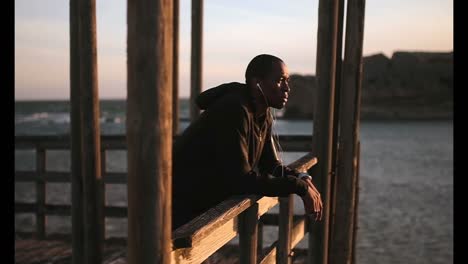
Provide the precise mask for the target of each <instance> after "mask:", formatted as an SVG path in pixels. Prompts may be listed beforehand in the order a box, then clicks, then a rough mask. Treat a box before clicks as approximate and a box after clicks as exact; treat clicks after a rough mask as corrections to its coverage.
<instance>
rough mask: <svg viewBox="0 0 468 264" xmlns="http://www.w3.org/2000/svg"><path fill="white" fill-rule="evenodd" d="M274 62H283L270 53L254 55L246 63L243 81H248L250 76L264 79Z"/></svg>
mask: <svg viewBox="0 0 468 264" xmlns="http://www.w3.org/2000/svg"><path fill="white" fill-rule="evenodd" d="M275 62H282V63H284V62H283V60H281V59H280V58H278V57H276V56H273V55H270V54H260V55H257V56H255V58H253V59H252V60H251V61H250V62H249V65H247V69H246V70H245V82H246V83H248V82H249V81H250V80H251V79H252V78H255V77H257V78H260V79H264V78H265V77H266V76H267V75H268V74H270V73H271V71H272V70H273V64H274V63H275Z"/></svg>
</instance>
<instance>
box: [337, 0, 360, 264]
mask: <svg viewBox="0 0 468 264" xmlns="http://www.w3.org/2000/svg"><path fill="white" fill-rule="evenodd" d="M347 12H348V14H347V23H346V30H347V32H346V43H345V58H344V67H343V98H342V101H341V105H340V111H341V114H340V115H341V122H340V151H339V156H340V158H339V159H340V164H339V165H340V166H339V168H338V171H339V178H338V182H337V186H336V187H337V190H336V191H337V193H338V195H337V197H336V225H335V227H334V228H335V229H336V232H333V236H332V240H331V248H330V250H331V252H333V254H332V255H331V257H330V263H332V264H341V263H343V264H344V263H351V261H352V249H353V232H354V219H355V216H354V215H355V206H356V184H355V181H356V177H357V164H358V158H359V157H358V146H357V144H358V140H359V116H360V115H359V113H360V89H361V76H362V45H363V42H362V41H363V33H364V1H361V0H350V1H348V8H347Z"/></svg>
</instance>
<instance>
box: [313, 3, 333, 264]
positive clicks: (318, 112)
mask: <svg viewBox="0 0 468 264" xmlns="http://www.w3.org/2000/svg"><path fill="white" fill-rule="evenodd" d="M337 27H338V0H327V1H325V0H320V1H319V18H318V33H317V67H316V69H317V77H316V79H317V98H315V100H316V104H314V105H315V111H314V133H313V134H314V137H313V144H312V145H313V148H312V152H313V154H314V156H316V157H317V158H318V160H319V163H318V164H317V165H316V166H314V167H313V169H312V170H311V171H310V174H311V175H312V177H314V181H315V182H316V183H317V188H318V190H319V191H320V192H321V196H322V200H323V206H324V207H323V218H322V220H321V221H320V222H315V223H313V224H312V225H311V230H310V232H309V255H308V256H309V261H308V262H310V263H323V264H325V263H328V237H329V220H330V219H329V213H330V200H331V199H330V176H331V173H332V166H333V164H332V160H331V155H332V148H333V146H332V145H333V129H334V127H333V117H334V98H335V80H336V76H335V68H336V45H337ZM312 247H315V249H316V252H314V253H312V252H311V249H312Z"/></svg>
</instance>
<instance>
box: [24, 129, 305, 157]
mask: <svg viewBox="0 0 468 264" xmlns="http://www.w3.org/2000/svg"><path fill="white" fill-rule="evenodd" d="M72 131H73V129H72ZM177 138H178V136H174V140H177ZM279 140H280V142H281V146H282V148H283V150H284V151H304V152H309V151H311V150H312V136H310V135H280V136H279ZM70 141H71V139H70V137H69V135H54V136H46V135H41V136H15V149H17V150H20V149H23V150H26V149H36V148H38V147H41V148H44V149H47V150H61V149H70V146H71V143H70ZM126 148H127V142H126V139H125V136H124V135H103V136H101V150H103V149H105V150H125V149H126Z"/></svg>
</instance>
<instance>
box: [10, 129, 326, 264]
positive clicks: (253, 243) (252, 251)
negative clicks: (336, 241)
mask: <svg viewBox="0 0 468 264" xmlns="http://www.w3.org/2000/svg"><path fill="white" fill-rule="evenodd" d="M176 139H177V138H176ZM280 140H282V142H283V147H284V150H285V151H304V150H306V149H308V146H309V145H310V142H312V137H311V136H281V137H280ZM69 147H70V140H69V138H68V137H67V136H17V137H16V138H15V148H16V149H17V150H35V152H36V155H37V158H36V160H41V161H42V163H41V164H38V166H37V169H36V170H35V171H16V172H15V181H16V182H33V183H36V192H37V193H38V197H41V199H37V200H36V203H20V202H15V213H16V214H22V213H23V214H24V213H29V214H31V213H33V214H35V215H36V218H41V219H43V220H44V221H37V222H36V232H34V233H21V232H18V233H17V234H16V239H15V260H16V263H70V262H71V253H72V249H71V247H72V244H71V242H72V238H71V236H70V235H57V234H50V235H48V234H47V230H46V226H45V223H46V222H47V216H49V215H56V216H57V215H58V216H70V215H71V205H70V204H60V205H57V204H47V203H46V202H45V201H46V193H45V190H46V186H47V184H48V183H69V182H70V178H71V173H70V172H54V171H47V170H46V169H45V168H46V167H47V166H46V165H47V164H46V155H47V151H49V150H67V149H69ZM125 148H126V146H125V138H124V137H123V136H103V137H102V138H101V150H100V151H101V157H102V158H103V160H106V151H108V150H124V149H125ZM316 163H317V159H316V158H315V157H313V156H312V155H311V154H310V153H309V154H307V155H304V156H303V157H301V158H300V159H298V160H297V161H295V162H293V163H291V164H290V166H291V167H292V168H296V169H298V170H300V171H307V170H308V169H310V168H311V167H312V166H313V165H315V164H316ZM102 168H103V170H102V177H103V182H104V184H126V183H127V180H126V178H127V174H126V173H109V172H107V171H106V170H105V166H102ZM39 183H40V184H39ZM104 190H105V186H103V190H102V192H104ZM292 201H293V199H292V195H291V196H290V197H287V198H276V197H259V196H255V195H251V196H238V197H232V199H229V200H226V201H224V202H222V203H220V204H219V205H217V206H216V207H214V208H212V209H210V210H209V211H207V212H206V213H204V214H202V215H200V216H199V217H197V218H195V219H193V220H192V221H191V222H189V223H187V224H186V225H184V226H181V227H180V228H178V229H177V230H175V231H174V232H173V233H172V251H171V259H172V260H173V261H172V262H173V263H201V262H203V261H205V260H206V259H208V258H209V256H211V255H212V254H213V253H215V252H217V251H218V250H221V251H222V250H223V249H224V251H228V252H229V251H231V252H232V251H237V252H239V256H238V258H237V259H238V260H239V258H240V259H242V258H246V259H250V258H253V259H259V260H261V261H258V262H259V263H275V262H276V260H277V259H279V258H286V259H288V258H292V255H291V252H292V251H293V249H294V247H295V246H296V245H297V244H298V243H299V242H300V241H301V240H302V238H303V237H304V235H305V234H307V228H306V227H307V225H308V219H307V218H306V216H304V215H293V211H292V208H293V203H292ZM277 205H279V206H280V214H279V215H278V214H269V213H268V211H269V210H270V209H271V208H273V207H275V206H277ZM103 212H104V214H103V215H104V216H103V217H104V219H102V220H101V221H102V222H105V217H127V208H126V207H117V206H107V205H106V204H104V207H103ZM258 223H260V224H258ZM40 225H41V226H40ZM266 225H276V226H279V236H278V237H279V240H278V241H276V242H274V243H273V244H272V245H269V246H268V247H265V248H264V247H263V239H262V234H263V233H262V228H263V226H266ZM254 226H255V227H256V226H258V228H255V229H254V230H252V228H250V227H254ZM103 229H104V230H105V228H103ZM104 236H105V234H104ZM236 236H239V241H240V245H239V248H238V249H233V246H229V245H226V244H227V243H228V242H229V241H230V240H231V239H232V238H234V237H236ZM286 238H288V239H286ZM104 241H105V242H104V243H103V252H102V254H103V255H102V256H103V257H102V258H103V259H102V261H103V262H102V263H126V257H127V254H126V251H127V249H126V242H127V241H126V240H125V239H116V238H107V237H105V240H104ZM259 245H260V246H259ZM257 249H258V250H257ZM234 259H235V258H234ZM243 262H244V261H243ZM245 262H249V263H250V261H245ZM256 262H257V261H256ZM280 262H282V261H280Z"/></svg>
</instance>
